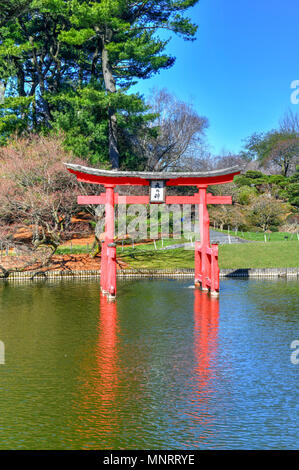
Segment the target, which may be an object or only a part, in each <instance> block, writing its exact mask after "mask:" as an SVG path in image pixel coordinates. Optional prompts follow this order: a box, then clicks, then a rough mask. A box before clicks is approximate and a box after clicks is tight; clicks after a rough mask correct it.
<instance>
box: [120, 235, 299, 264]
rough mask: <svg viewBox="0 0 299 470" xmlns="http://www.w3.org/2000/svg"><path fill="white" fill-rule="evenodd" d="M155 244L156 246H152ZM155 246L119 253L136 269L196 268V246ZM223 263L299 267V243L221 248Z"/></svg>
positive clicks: (220, 254) (250, 244) (221, 261)
mask: <svg viewBox="0 0 299 470" xmlns="http://www.w3.org/2000/svg"><path fill="white" fill-rule="evenodd" d="M151 247H152V248H151ZM153 248H154V247H153V246H152V245H147V246H146V249H144V248H143V246H142V245H141V246H136V247H135V248H134V249H133V248H132V247H131V248H124V249H123V251H122V250H121V248H118V250H117V256H118V257H119V258H121V259H122V260H123V261H125V262H126V263H128V264H129V265H130V266H131V267H132V268H153V269H163V268H193V267H194V249H192V250H184V249H182V248H177V249H174V250H165V251H163V250H155V249H153ZM219 266H220V268H223V269H225V268H226V269H238V268H291V267H298V266H299V242H298V241H283V242H279V241H278V242H272V243H248V244H247V243H246V244H240V245H222V246H220V247H219Z"/></svg>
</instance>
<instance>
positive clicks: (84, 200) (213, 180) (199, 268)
mask: <svg viewBox="0 0 299 470" xmlns="http://www.w3.org/2000/svg"><path fill="white" fill-rule="evenodd" d="M66 167H67V169H68V170H69V171H70V172H71V173H74V174H75V175H76V177H77V180H78V181H81V182H84V183H94V184H101V185H103V186H104V187H105V192H104V193H102V194H100V195H99V196H78V204H105V240H104V242H103V246H102V252H101V290H102V292H103V293H105V294H106V295H107V296H108V297H110V298H113V297H115V295H116V244H115V243H114V205H115V204H149V203H151V202H155V203H157V202H158V203H161V202H162V203H164V202H165V203H166V204H198V205H199V228H200V241H199V242H195V285H196V286H200V287H201V288H202V290H204V291H209V290H210V292H211V295H218V294H219V267H218V245H217V244H212V245H210V231H209V226H210V219H209V213H208V209H207V204H231V203H232V199H231V196H213V195H212V194H209V193H207V187H208V186H209V185H214V184H225V183H231V182H232V181H233V178H234V176H235V175H238V174H239V173H240V169H239V168H238V167H237V166H234V167H231V168H226V169H222V170H216V171H208V172H187V173H186V172H185V173H175V172H167V173H164V172H163V173H162V172H159V173H156V172H133V171H118V170H101V169H96V168H89V167H85V166H81V165H74V164H70V163H66ZM153 182H155V183H156V186H159V191H160V189H161V191H160V192H159V191H158V193H159V196H158V200H155V201H152V200H151V198H150V197H149V196H121V195H119V194H118V193H115V192H114V188H115V187H116V186H122V185H124V186H136V185H137V186H151V188H152V187H153ZM157 183H158V184H157ZM167 186H196V187H197V188H198V193H196V194H194V195H193V196H167V195H166V197H164V196H163V194H164V190H165V187H167ZM153 189H154V188H153ZM161 195H162V198H161ZM156 197H157V196H156Z"/></svg>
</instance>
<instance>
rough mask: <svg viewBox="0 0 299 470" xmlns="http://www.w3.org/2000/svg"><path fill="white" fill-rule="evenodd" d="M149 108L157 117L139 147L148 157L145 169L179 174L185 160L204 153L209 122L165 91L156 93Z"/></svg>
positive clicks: (144, 155)
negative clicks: (204, 139) (205, 133)
mask: <svg viewBox="0 0 299 470" xmlns="http://www.w3.org/2000/svg"><path fill="white" fill-rule="evenodd" d="M148 105H149V107H150V109H151V111H152V112H153V113H155V114H157V117H156V120H155V121H154V122H153V124H152V128H151V131H152V132H150V133H146V134H145V135H144V136H143V137H142V138H140V139H138V142H137V143H136V144H137V145H138V147H139V150H140V152H141V154H142V155H143V158H144V157H145V160H146V169H147V170H151V171H167V170H178V169H180V163H181V161H182V159H183V158H192V157H195V156H196V155H197V154H198V153H200V152H201V151H202V148H203V145H204V143H203V137H204V131H205V129H206V128H207V127H208V121H207V119H206V118H205V117H201V116H199V115H198V113H197V112H196V111H195V110H194V109H193V107H192V105H190V104H187V103H185V102H183V101H180V100H179V99H177V98H176V97H175V96H173V95H171V94H170V93H169V92H168V91H167V90H165V89H163V90H159V91H158V90H156V91H154V93H153V95H152V97H151V99H150V100H149V103H148Z"/></svg>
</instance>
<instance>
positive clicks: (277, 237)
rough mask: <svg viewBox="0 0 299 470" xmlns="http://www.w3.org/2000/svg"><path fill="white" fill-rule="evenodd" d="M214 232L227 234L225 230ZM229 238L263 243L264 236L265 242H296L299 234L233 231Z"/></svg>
mask: <svg viewBox="0 0 299 470" xmlns="http://www.w3.org/2000/svg"><path fill="white" fill-rule="evenodd" d="M216 232H221V233H224V234H225V235H227V234H228V231H227V230H218V229H217V230H216ZM229 234H230V236H236V237H240V238H244V240H250V241H255V242H264V241H265V236H266V240H267V242H278V241H298V240H299V234H298V235H297V233H289V232H271V233H266V234H265V233H264V232H236V231H235V230H230V232H229Z"/></svg>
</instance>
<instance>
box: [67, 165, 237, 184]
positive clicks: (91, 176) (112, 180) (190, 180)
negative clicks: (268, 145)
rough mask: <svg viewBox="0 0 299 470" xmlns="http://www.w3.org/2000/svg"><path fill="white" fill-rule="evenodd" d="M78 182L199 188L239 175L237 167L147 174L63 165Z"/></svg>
mask: <svg viewBox="0 0 299 470" xmlns="http://www.w3.org/2000/svg"><path fill="white" fill-rule="evenodd" d="M65 165H66V167H67V169H68V170H69V171H70V172H71V173H74V174H75V175H76V176H77V179H78V181H81V182H85V183H95V184H114V185H118V186H121V185H138V186H149V184H150V181H151V180H159V179H160V180H166V186H199V185H200V186H201V185H205V186H208V185H214V184H224V183H231V182H232V181H233V179H234V176H235V175H238V174H239V173H240V168H239V167H238V166H233V167H230V168H224V169H221V170H213V171H203V172H149V171H118V170H101V169H98V168H90V167H87V166H82V165H74V164H72V163H65Z"/></svg>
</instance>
